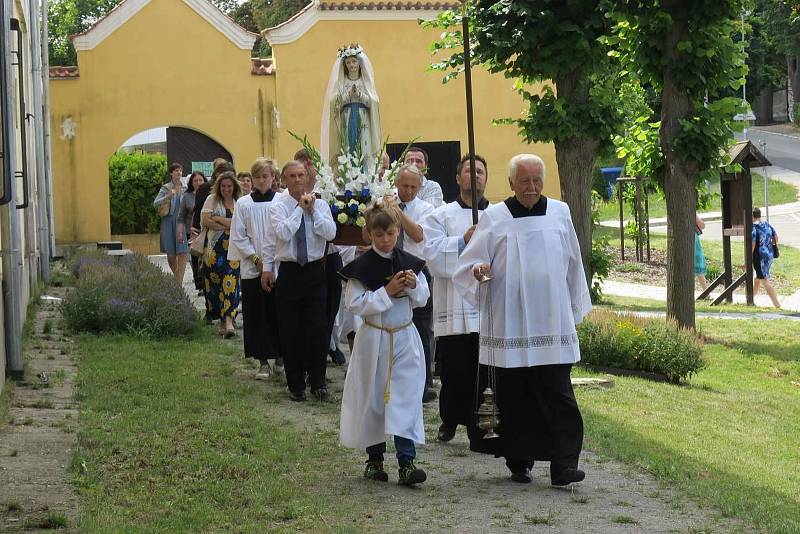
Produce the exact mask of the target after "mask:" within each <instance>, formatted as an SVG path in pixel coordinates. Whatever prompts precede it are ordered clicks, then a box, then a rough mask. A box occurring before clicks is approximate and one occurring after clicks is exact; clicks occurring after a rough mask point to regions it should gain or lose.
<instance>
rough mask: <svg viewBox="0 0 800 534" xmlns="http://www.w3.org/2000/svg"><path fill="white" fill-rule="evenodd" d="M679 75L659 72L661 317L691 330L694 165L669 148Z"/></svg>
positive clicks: (674, 36) (674, 39)
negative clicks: (663, 252) (663, 242)
mask: <svg viewBox="0 0 800 534" xmlns="http://www.w3.org/2000/svg"><path fill="white" fill-rule="evenodd" d="M686 34H687V24H686V21H685V20H682V19H680V18H677V17H675V18H673V25H672V28H671V30H670V33H669V35H667V37H666V39H667V42H666V46H665V47H664V49H665V55H666V56H667V64H668V65H669V64H670V63H671V64H673V65H674V64H676V63H677V62H675V55H676V53H677V48H676V47H677V44H678V42H680V41H681V40H683V39H684V38H685V36H686ZM680 76H681V73H680V72H678V71H672V70H671V69H670V68H669V67H667V68H665V70H664V83H663V89H662V95H661V130H660V144H661V150H662V152H663V154H664V159H665V161H666V170H665V176H664V196H665V199H666V202H667V316H668V317H670V318H672V319H674V320H675V321H677V323H678V325H680V326H683V327H686V328H692V329H693V328H694V326H695V322H694V319H695V317H694V223H695V221H694V216H695V213H696V207H697V168H696V165H693V164H692V163H690V162H688V161H687V160H686V158H685V157H684V155H683V154H681V153H679V152H677V151H676V150H675V149H674V148H673V147H674V144H675V140H676V138H677V137H678V135H679V134H680V132H681V125H680V122H679V121H680V120H681V119H683V118H685V117H687V116H689V115H690V114H691V113H692V111H693V105H692V102H691V100H690V99H689V97H688V96H687V95H686V94H685V93H683V92H682V91H681V90H680V88H679V87H680V86H679V85H678V83H677V81H678V80H679V79H680Z"/></svg>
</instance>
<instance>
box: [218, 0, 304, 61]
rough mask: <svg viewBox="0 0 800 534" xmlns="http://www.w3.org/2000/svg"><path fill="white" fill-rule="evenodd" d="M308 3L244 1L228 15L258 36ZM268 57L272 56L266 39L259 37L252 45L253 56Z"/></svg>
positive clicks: (278, 0)
mask: <svg viewBox="0 0 800 534" xmlns="http://www.w3.org/2000/svg"><path fill="white" fill-rule="evenodd" d="M232 1H235V0H232ZM308 3H309V0H246V1H245V2H243V3H241V4H239V5H238V6H236V7H235V8H234V9H232V10H231V11H230V12H229V13H228V14H229V15H230V17H231V18H232V19H233V20H235V21H236V22H237V23H238V24H239V25H240V26H242V27H243V28H245V29H247V30H249V31H251V32H254V33H258V34H260V33H261V31H262V30H264V29H266V28H271V27H273V26H277V25H278V24H280V23H281V22H285V21H286V20H288V19H290V18H291V17H293V16H294V15H295V14H297V13H298V12H299V11H300V10H301V9H303V8H304V7H305V6H307V5H308ZM270 55H272V48H271V47H270V46H269V43H267V40H266V39H264V38H263V37H261V36H259V38H258V39H257V40H256V43H255V45H253V56H255V57H269V56H270Z"/></svg>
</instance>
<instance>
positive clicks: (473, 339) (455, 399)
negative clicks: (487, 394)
mask: <svg viewBox="0 0 800 534" xmlns="http://www.w3.org/2000/svg"><path fill="white" fill-rule="evenodd" d="M436 352H437V353H438V354H439V361H440V363H441V371H440V373H441V374H440V378H441V380H442V390H441V391H440V392H439V416H440V417H441V419H442V423H444V424H446V425H448V426H451V427H455V426H456V425H465V426H466V425H468V424H469V423H470V421H471V420H473V419H474V418H475V415H474V414H475V410H477V409H478V406H477V404H476V400H477V393H478V391H477V383H476V381H477V378H478V334H477V333H474V334H462V335H454V336H439V340H438V342H437V344H436Z"/></svg>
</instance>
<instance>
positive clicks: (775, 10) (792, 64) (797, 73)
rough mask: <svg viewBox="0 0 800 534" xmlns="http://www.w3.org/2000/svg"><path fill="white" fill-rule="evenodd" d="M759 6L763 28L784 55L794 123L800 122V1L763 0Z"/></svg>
mask: <svg viewBox="0 0 800 534" xmlns="http://www.w3.org/2000/svg"><path fill="white" fill-rule="evenodd" d="M759 8H760V11H761V14H762V17H763V20H764V26H765V30H766V31H767V32H768V33H769V35H770V36H771V38H772V39H773V40H774V41H773V42H774V45H775V48H776V49H777V50H778V51H779V52H780V53H782V54H783V55H784V56H785V60H786V67H787V68H786V70H787V76H788V78H789V85H790V86H791V88H792V93H793V103H792V106H791V109H792V110H793V111H794V112H793V114H792V115H793V119H794V121H795V124H800V113H798V110H800V3H798V2H787V1H784V0H763V1H760V2H759Z"/></svg>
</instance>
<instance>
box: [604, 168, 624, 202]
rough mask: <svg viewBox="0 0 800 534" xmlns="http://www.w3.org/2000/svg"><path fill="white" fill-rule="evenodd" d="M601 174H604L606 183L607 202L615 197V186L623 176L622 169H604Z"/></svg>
mask: <svg viewBox="0 0 800 534" xmlns="http://www.w3.org/2000/svg"><path fill="white" fill-rule="evenodd" d="M600 172H601V173H603V179H604V180H605V181H606V200H611V197H613V196H614V184H616V183H617V178H619V177H620V176H621V175H622V167H602V168H601V169H600Z"/></svg>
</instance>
